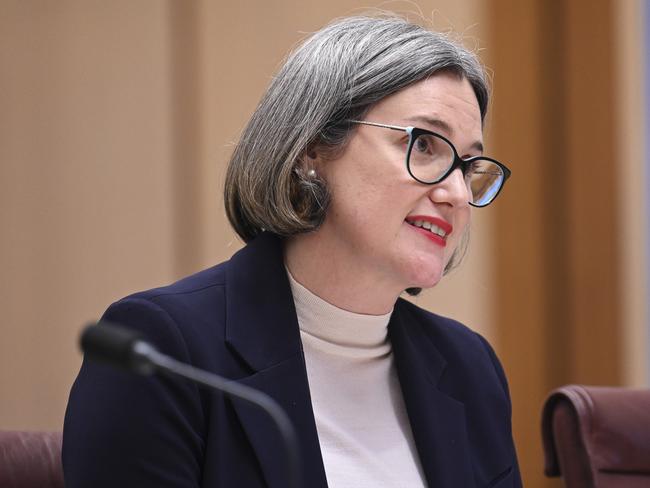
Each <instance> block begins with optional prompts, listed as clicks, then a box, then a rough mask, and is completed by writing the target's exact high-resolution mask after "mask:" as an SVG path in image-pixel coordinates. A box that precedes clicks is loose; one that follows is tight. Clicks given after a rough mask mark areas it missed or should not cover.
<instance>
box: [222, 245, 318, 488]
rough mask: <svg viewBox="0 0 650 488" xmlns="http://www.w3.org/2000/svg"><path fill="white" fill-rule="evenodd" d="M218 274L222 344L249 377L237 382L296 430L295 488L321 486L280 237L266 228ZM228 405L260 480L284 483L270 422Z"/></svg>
mask: <svg viewBox="0 0 650 488" xmlns="http://www.w3.org/2000/svg"><path fill="white" fill-rule="evenodd" d="M226 273H227V277H226V279H227V282H226V283H227V285H226V343H227V344H228V345H229V347H230V349H231V350H233V351H234V352H235V354H237V355H238V356H239V357H240V358H241V359H242V360H243V361H244V362H245V363H246V364H247V365H248V367H249V368H250V369H251V375H250V376H248V377H246V378H242V379H240V380H238V381H239V382H241V383H243V384H246V385H248V386H251V387H253V388H255V389H257V390H259V391H262V392H264V393H266V394H267V395H269V396H270V397H272V398H273V399H274V400H276V401H277V402H278V404H279V405H280V406H281V407H282V408H284V410H285V412H286V413H287V414H288V415H289V418H290V419H291V420H292V422H293V424H294V427H295V429H296V433H297V435H298V442H299V444H300V454H301V470H302V478H303V484H302V486H305V487H307V486H309V487H314V488H326V487H327V481H326V476H325V468H324V466H323V459H322V455H321V451H320V445H319V442H318V434H317V431H316V422H315V420H314V413H313V410H312V405H311V396H310V394H309V383H308V379H307V370H306V368H305V361H304V356H303V352H302V343H301V340H300V329H299V327H298V319H297V317H296V311H295V308H294V303H293V297H292V295H291V288H290V286H289V279H288V277H287V273H286V270H285V268H284V258H283V247H282V240H281V238H279V237H278V236H275V235H273V234H270V233H263V234H261V235H260V236H258V237H256V238H255V239H254V240H253V241H252V242H250V243H249V244H248V245H247V246H246V247H244V248H243V249H242V250H241V251H239V252H237V253H236V254H235V255H234V256H233V257H232V258H231V260H230V261H229V263H228V267H227V271H226ZM233 406H234V408H235V411H236V412H237V416H238V417H239V420H240V422H241V424H242V426H243V428H244V430H245V431H246V434H247V437H248V439H249V441H250V443H251V445H252V446H253V449H254V451H255V454H256V456H257V458H258V461H259V463H260V466H261V468H262V472H263V474H264V478H265V480H266V482H267V485H268V486H269V487H271V488H276V487H277V488H284V487H285V486H286V471H285V470H284V467H285V463H286V453H285V452H284V449H283V448H282V440H281V439H280V437H279V434H278V432H277V429H276V427H275V425H274V424H272V422H271V421H270V419H269V418H268V416H267V415H266V414H265V413H263V412H261V411H260V410H259V409H256V408H254V407H252V406H250V405H248V404H245V403H243V402H237V401H234V402H233Z"/></svg>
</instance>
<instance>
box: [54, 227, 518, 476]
mask: <svg viewBox="0 0 650 488" xmlns="http://www.w3.org/2000/svg"><path fill="white" fill-rule="evenodd" d="M104 318H105V319H106V320H110V321H114V322H119V323H122V324H126V325H128V326H130V327H133V328H135V329H138V330H139V331H141V332H142V333H144V334H145V335H146V336H147V337H148V338H150V340H151V341H152V342H153V343H154V344H156V345H157V347H158V348H159V349H160V350H161V351H162V352H164V353H167V354H170V355H172V356H174V357H176V358H177V359H179V360H181V361H185V362H188V363H191V364H193V365H194V366H196V367H199V368H203V369H206V370H208V371H212V372H214V373H217V374H220V375H223V376H226V377H228V378H232V379H235V380H236V381H239V382H241V383H242V384H246V385H248V386H251V387H254V388H257V389H259V390H261V391H263V392H265V393H267V394H268V395H270V396H272V397H273V398H275V400H277V401H278V403H279V404H280V405H281V406H282V407H283V408H284V409H285V410H286V411H287V413H288V414H289V416H290V418H291V419H292V420H293V422H294V423H295V426H296V428H297V431H298V437H299V442H300V449H301V455H302V470H303V478H304V487H306V488H324V487H327V480H326V477H325V470H324V467H323V460H322V457H321V452H320V447H319V442H318V435H317V432H316V424H315V421H314V413H313V411H312V406H311V399H310V395H309V385H308V381H307V373H306V369H305V361H304V356H303V351H302V344H301V340H300V333H299V329H298V321H297V318H296V312H295V308H294V303H293V298H292V295H291V289H290V286H289V282H288V278H287V274H286V271H285V268H284V264H283V249H282V240H281V239H280V238H278V237H276V236H274V235H271V234H268V233H265V234H262V235H261V236H259V237H257V238H256V239H255V240H253V241H252V242H251V243H249V244H248V245H247V246H246V247H245V248H243V249H242V250H241V251H239V252H237V253H236V254H235V255H234V256H233V257H232V258H231V259H230V260H229V261H227V262H225V263H222V264H220V265H218V266H215V267H213V268H210V269H208V270H205V271H202V272H200V273H198V274H195V275H193V276H190V277H188V278H185V279H183V280H181V281H179V282H177V283H174V284H173V285H171V286H167V287H164V288H158V289H154V290H149V291H146V292H142V293H137V294H135V295H132V296H130V297H127V298H125V299H123V300H120V301H118V302H116V303H114V304H113V305H112V306H111V307H110V308H109V309H108V310H107V312H106V314H105V315H104ZM388 332H389V338H390V341H391V343H392V347H393V353H394V356H395V363H396V367H397V372H398V376H399V380H400V385H401V388H402V392H403V395H404V401H405V404H406V409H407V412H408V417H409V419H410V424H411V428H412V430H413V436H414V439H415V444H416V447H417V451H418V454H419V458H420V462H421V464H422V467H423V470H424V473H425V475H426V479H427V482H428V485H429V486H430V487H432V488H433V487H435V488H461V487H468V488H469V487H472V488H473V487H477V488H478V487H480V488H484V487H492V488H495V487H499V488H506V487H508V488H510V487H520V486H521V479H520V475H519V469H518V466H517V459H516V455H515V449H514V446H513V441H512V435H511V425H510V414H511V408H510V399H509V395H508V388H507V384H506V379H505V376H504V373H503V370H502V369H501V366H500V364H499V361H498V360H497V358H496V356H495V354H494V352H493V350H492V348H491V347H490V346H489V345H488V343H487V342H486V341H485V339H483V338H482V337H481V336H479V335H478V334H476V333H475V332H473V331H471V330H470V329H468V328H466V327H465V326H463V325H461V324H459V323H457V322H455V321H453V320H450V319H447V318H443V317H440V316H437V315H434V314H432V313H429V312H427V311H425V310H422V309H420V308H418V307H416V306H415V305H413V304H411V303H409V302H407V301H405V300H402V299H400V300H398V301H397V303H396V304H395V309H394V312H393V314H392V316H391V319H390V323H389V326H388ZM369 415H372V412H369ZM280 445H281V444H280V440H279V435H278V433H277V432H276V430H275V427H274V426H273V424H271V422H270V421H269V419H268V417H267V416H266V415H265V414H264V413H263V412H260V411H258V410H256V409H255V408H253V407H251V406H249V405H247V404H244V403H243V402H237V401H232V400H229V399H227V398H225V397H224V396H223V395H220V394H218V393H210V392H208V391H206V390H203V389H199V388H198V387H196V386H195V385H193V384H190V383H189V382H185V381H182V380H176V379H170V378H166V377H161V378H151V377H137V376H134V375H131V374H129V373H126V372H122V371H118V370H114V369H112V368H110V367H108V366H104V365H97V364H93V363H91V362H88V361H85V360H84V362H83V364H82V367H81V371H80V373H79V376H78V377H77V379H76V381H75V383H74V385H73V387H72V391H71V393H70V400H69V403H68V408H67V411H66V415H65V426H64V430H63V465H64V472H65V482H66V487H67V488H77V487H84V488H87V487H93V488H101V487H111V488H114V487H118V486H119V487H129V486H133V487H138V488H146V487H157V488H160V487H174V488H180V487H186V488H190V487H192V488H197V487H205V488H208V487H209V488H217V487H229V488H230V487H237V488H240V487H251V488H253V487H271V488H284V487H285V482H284V471H283V470H284V466H285V464H284V462H285V460H284V459H283V456H284V452H283V450H282V449H281V448H280V447H279V446H280Z"/></svg>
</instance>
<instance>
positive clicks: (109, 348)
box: [79, 321, 301, 488]
mask: <svg viewBox="0 0 650 488" xmlns="http://www.w3.org/2000/svg"><path fill="white" fill-rule="evenodd" d="M79 343H80V347H81V350H82V351H83V352H84V354H85V357H86V358H88V359H90V360H91V361H97V362H101V363H105V364H110V365H112V366H115V367H118V368H121V369H126V370H128V371H132V372H135V373H138V374H141V375H146V376H148V375H152V374H154V373H156V372H158V371H160V372H163V373H166V374H170V375H172V376H180V377H182V378H185V379H189V380H191V381H194V382H195V383H198V384H199V385H202V386H205V387H207V388H211V389H214V390H217V391H220V392H223V393H225V394H227V395H229V396H230V397H232V398H237V399H241V400H244V401H246V402H248V403H250V404H252V405H255V406H256V407H258V408H260V409H262V410H263V411H264V412H266V413H267V415H268V416H269V417H271V420H272V421H273V423H274V424H275V425H276V426H277V428H278V431H279V432H280V435H281V436H282V439H283V442H284V445H285V448H286V453H287V474H288V486H289V487H290V488H299V487H300V486H301V483H300V474H301V473H300V453H299V449H298V440H297V436H296V432H295V429H294V427H293V424H292V423H291V420H289V417H288V416H287V414H286V412H285V411H284V410H283V409H282V407H280V405H278V403H277V402H276V401H275V400H274V399H273V398H271V397H270V396H268V395H267V394H265V393H262V392H261V391H258V390H255V389H254V388H250V387H248V386H246V385H241V384H239V383H237V382H235V381H232V380H228V379H226V378H223V377H221V376H218V375H216V374H213V373H210V372H208V371H204V370H201V369H198V368H195V367H193V366H190V365H189V364H185V363H182V362H180V361H177V360H176V359H174V358H172V357H171V356H167V355H166V354H162V353H161V352H159V351H158V350H157V349H156V348H155V347H154V346H153V345H151V344H150V343H149V342H147V341H146V340H145V338H144V337H143V336H142V335H141V334H139V333H138V332H136V331H134V330H132V329H129V328H127V327H124V326H122V325H119V324H115V323H111V322H107V321H100V322H98V323H97V324H91V325H88V326H87V327H86V328H85V329H84V331H83V332H82V334H81V338H80V341H79Z"/></svg>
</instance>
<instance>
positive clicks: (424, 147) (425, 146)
mask: <svg viewBox="0 0 650 488" xmlns="http://www.w3.org/2000/svg"><path fill="white" fill-rule="evenodd" d="M415 149H416V150H417V151H420V152H429V151H430V147H429V142H428V141H427V140H425V139H424V137H419V138H417V139H416V140H415Z"/></svg>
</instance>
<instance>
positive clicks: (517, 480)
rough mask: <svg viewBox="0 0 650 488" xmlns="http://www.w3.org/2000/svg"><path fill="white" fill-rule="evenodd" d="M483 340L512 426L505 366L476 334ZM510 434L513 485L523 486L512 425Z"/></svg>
mask: <svg viewBox="0 0 650 488" xmlns="http://www.w3.org/2000/svg"><path fill="white" fill-rule="evenodd" d="M476 335H477V336H478V337H479V339H480V340H481V342H482V343H483V346H484V347H485V349H486V350H487V353H488V356H489V357H490V360H491V361H492V365H493V366H494V369H495V371H496V374H497V376H498V378H499V382H500V383H501V387H502V388H503V391H504V393H505V395H506V398H507V399H508V418H509V419H510V423H509V426H511V425H512V424H511V422H512V402H511V400H510V390H509V388H508V380H507V379H506V374H505V372H504V371H503V366H501V362H500V361H499V358H498V357H497V355H496V353H495V352H494V349H492V346H491V345H490V343H489V342H488V341H487V340H485V338H484V337H483V336H481V335H480V334H476ZM508 435H509V437H510V439H511V446H512V448H511V449H512V471H513V472H512V480H513V482H514V483H513V485H512V486H514V487H516V488H521V487H522V481H521V473H520V471H519V462H518V461H517V452H516V450H515V443H514V440H513V438H512V428H511V427H510V431H509V432H508Z"/></svg>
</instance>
